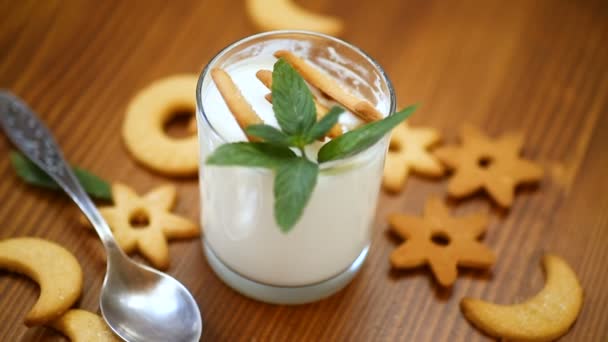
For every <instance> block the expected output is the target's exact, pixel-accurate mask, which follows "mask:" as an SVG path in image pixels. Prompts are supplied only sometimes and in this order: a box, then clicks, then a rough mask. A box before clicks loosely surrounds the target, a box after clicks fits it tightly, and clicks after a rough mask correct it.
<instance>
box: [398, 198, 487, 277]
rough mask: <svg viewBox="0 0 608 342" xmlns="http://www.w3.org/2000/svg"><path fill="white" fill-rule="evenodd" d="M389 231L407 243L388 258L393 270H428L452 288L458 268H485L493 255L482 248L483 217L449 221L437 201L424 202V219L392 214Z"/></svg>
mask: <svg viewBox="0 0 608 342" xmlns="http://www.w3.org/2000/svg"><path fill="white" fill-rule="evenodd" d="M389 222H390V225H391V229H392V230H393V231H394V232H395V233H397V234H398V235H399V236H400V237H402V238H404V239H405V240H406V241H405V242H404V243H403V244H402V245H401V246H399V247H398V248H397V249H396V250H395V251H393V253H392V254H391V264H392V265H393V267H395V268H412V267H418V266H422V265H425V264H429V265H430V266H431V270H432V271H433V273H434V274H435V278H437V280H438V281H439V283H440V284H441V285H443V286H451V285H452V284H453V283H454V281H455V280H456V276H457V274H458V271H457V266H463V267H472V268H488V267H490V266H491V265H492V264H493V263H494V259H495V256H494V253H493V252H492V251H491V250H489V249H488V248H487V247H485V246H484V245H483V244H481V243H480V242H479V241H478V239H479V238H480V237H481V236H482V235H483V233H484V232H485V229H486V225H487V222H488V218H487V215H485V214H480V213H478V214H472V215H468V216H463V217H452V216H450V213H449V211H448V208H447V207H446V206H445V204H443V203H442V202H441V200H440V199H439V198H431V199H429V200H428V201H427V202H426V205H425V208H424V217H422V218H420V217H417V216H410V215H401V214H393V215H391V216H390V218H389Z"/></svg>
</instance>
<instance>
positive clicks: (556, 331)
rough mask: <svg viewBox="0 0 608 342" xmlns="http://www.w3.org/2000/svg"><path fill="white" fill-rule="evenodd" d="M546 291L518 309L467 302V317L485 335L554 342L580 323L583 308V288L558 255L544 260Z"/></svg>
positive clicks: (465, 301)
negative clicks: (579, 316)
mask: <svg viewBox="0 0 608 342" xmlns="http://www.w3.org/2000/svg"><path fill="white" fill-rule="evenodd" d="M543 264H544V266H545V273H546V283H545V287H544V288H543V289H542V290H541V291H540V292H539V293H538V294H536V296H534V297H532V298H530V299H528V300H527V301H525V302H523V303H520V304H514V305H498V304H493V303H489V302H485V301H482V300H479V299H470V298H464V299H463V300H462V301H461V302H460V307H461V309H462V312H463V313H464V315H465V317H466V318H467V319H468V320H469V321H470V322H471V323H473V325H475V326H476V327H477V328H479V329H481V330H483V331H484V332H485V333H487V334H489V335H491V336H494V337H497V338H500V339H501V340H502V339H507V340H515V341H553V340H555V339H557V338H559V337H560V336H562V335H564V334H565V333H566V332H567V331H568V329H570V326H572V324H573V323H574V321H576V317H578V314H579V313H580V311H581V308H582V306H583V288H582V287H581V284H580V282H579V281H578V278H577V277H576V274H575V273H574V271H573V270H572V269H571V268H570V266H568V264H567V263H566V261H564V260H563V259H562V258H560V257H558V256H556V255H551V254H549V255H546V256H545V257H544V259H543Z"/></svg>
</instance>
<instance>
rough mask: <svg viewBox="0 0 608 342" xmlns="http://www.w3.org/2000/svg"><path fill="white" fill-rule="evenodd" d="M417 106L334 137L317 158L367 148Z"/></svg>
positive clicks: (327, 158)
mask: <svg viewBox="0 0 608 342" xmlns="http://www.w3.org/2000/svg"><path fill="white" fill-rule="evenodd" d="M416 107H417V105H412V106H409V107H407V108H405V109H403V110H401V111H400V112H397V113H394V114H393V115H391V116H389V117H386V118H384V119H383V120H380V121H376V122H372V123H370V124H367V125H364V126H362V127H360V128H358V129H355V130H352V131H350V132H347V133H345V134H344V135H341V136H339V137H337V138H335V139H333V140H332V141H330V142H328V143H327V144H325V145H323V147H321V149H320V150H319V154H318V156H317V160H318V161H319V163H323V162H328V161H332V160H336V159H343V158H348V157H350V156H353V155H355V154H357V153H359V152H361V151H363V150H365V149H366V148H368V147H370V146H372V145H374V144H375V143H377V142H378V140H380V139H382V137H383V136H384V135H385V134H386V133H388V132H390V131H391V130H392V129H393V128H395V126H397V125H398V124H400V123H401V122H403V120H405V119H407V118H408V117H409V116H410V115H412V114H413V113H414V111H416Z"/></svg>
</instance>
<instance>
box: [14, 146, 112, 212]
mask: <svg viewBox="0 0 608 342" xmlns="http://www.w3.org/2000/svg"><path fill="white" fill-rule="evenodd" d="M9 157H10V160H11V164H12V165H13V168H14V169H15V171H16V172H17V175H18V176H19V177H21V179H23V180H24V181H25V182H26V183H28V184H31V185H35V186H39V187H43V188H47V189H53V190H60V187H59V185H57V183H55V181H54V180H53V179H52V178H51V177H49V176H48V175H47V174H46V172H44V171H43V170H42V169H40V168H39V167H38V166H37V165H36V164H34V163H33V162H32V161H30V160H29V159H28V158H27V157H26V156H24V155H23V154H21V153H19V152H16V151H11V153H10V156H9ZM74 174H75V175H76V178H78V181H79V182H80V184H81V185H82V187H83V188H84V190H85V191H86V192H87V193H88V194H89V195H91V196H92V197H95V198H97V199H101V200H107V201H110V200H112V190H111V187H110V184H108V182H106V181H104V180H103V179H101V178H99V177H97V176H96V175H94V174H92V173H90V172H88V171H86V170H83V169H80V168H74Z"/></svg>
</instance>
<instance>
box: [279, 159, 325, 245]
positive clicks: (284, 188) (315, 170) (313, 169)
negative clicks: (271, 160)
mask: <svg viewBox="0 0 608 342" xmlns="http://www.w3.org/2000/svg"><path fill="white" fill-rule="evenodd" d="M318 175H319V165H317V164H315V163H313V162H311V161H310V160H308V159H304V158H295V159H292V160H290V161H289V162H286V163H283V164H282V165H280V166H279V167H278V168H277V173H276V176H275V179H274V217H275V220H276V222H277V224H278V225H279V227H280V228H281V230H282V231H283V232H284V233H287V232H289V231H290V230H291V229H292V228H293V226H294V225H295V224H296V222H298V220H299V219H300V216H302V212H303V211H304V208H305V207H306V204H307V203H308V200H309V199H310V196H311V194H312V191H313V190H314V188H315V185H316V184H317V176H318Z"/></svg>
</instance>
